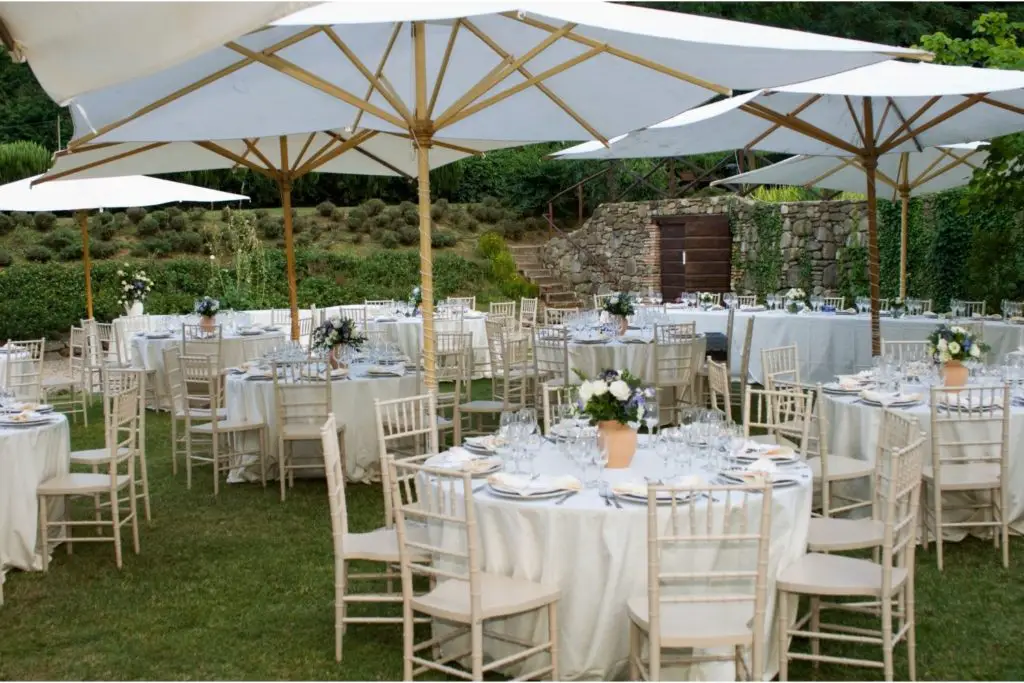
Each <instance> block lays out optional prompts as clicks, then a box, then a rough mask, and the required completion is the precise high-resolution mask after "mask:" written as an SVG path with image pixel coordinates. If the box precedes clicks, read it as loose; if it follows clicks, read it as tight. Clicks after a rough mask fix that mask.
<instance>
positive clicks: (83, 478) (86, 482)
mask: <svg viewBox="0 0 1024 683" xmlns="http://www.w3.org/2000/svg"><path fill="white" fill-rule="evenodd" d="M129 481H130V479H129V477H128V475H127V474H123V475H120V476H118V477H117V480H116V484H115V487H116V488H118V489H120V488H124V487H125V486H127V485H128V482H129ZM109 490H110V475H109V474H92V473H85V472H71V473H69V474H61V475H59V476H56V477H51V478H50V479H47V480H46V481H44V482H43V483H42V484H40V485H39V486H37V487H36V494H38V495H41V496H73V495H78V494H86V493H103V492H104V491H109Z"/></svg>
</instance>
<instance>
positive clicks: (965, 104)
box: [878, 93, 985, 154]
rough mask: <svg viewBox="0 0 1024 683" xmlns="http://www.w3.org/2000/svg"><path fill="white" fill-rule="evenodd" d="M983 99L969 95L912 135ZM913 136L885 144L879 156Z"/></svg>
mask: <svg viewBox="0 0 1024 683" xmlns="http://www.w3.org/2000/svg"><path fill="white" fill-rule="evenodd" d="M984 99H985V94H984V93H978V94H976V95H971V96H969V97H967V98H966V99H964V101H963V102H960V103H959V104H957V105H956V106H954V107H950V108H949V109H947V110H946V111H944V112H942V113H941V114H939V115H938V116H936V117H935V118H933V119H931V120H930V121H928V122H927V123H923V124H921V126H919V127H918V129H917V132H916V133H914V135H920V134H921V133H923V132H925V131H926V130H928V129H929V128H934V127H935V126H937V125H939V124H940V123H942V122H943V121H945V120H947V119H950V118H952V117H954V116H956V115H957V114H959V113H960V112H962V111H964V110H966V109H970V108H971V107H973V106H974V105H976V104H978V103H979V102H981V101H982V100H984ZM911 118H913V117H911ZM910 123H913V121H911V122H910ZM909 128H910V126H909V125H908V126H907V129H909ZM914 135H903V136H901V137H899V138H897V139H895V140H893V141H892V142H891V143H889V144H887V145H885V146H883V147H880V148H879V151H878V153H879V154H884V153H886V152H888V151H889V150H891V149H894V148H896V147H899V146H900V145H902V144H903V143H904V142H906V141H907V140H909V139H911V138H912V137H914Z"/></svg>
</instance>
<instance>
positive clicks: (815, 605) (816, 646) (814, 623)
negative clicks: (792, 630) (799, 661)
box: [810, 595, 821, 671]
mask: <svg viewBox="0 0 1024 683" xmlns="http://www.w3.org/2000/svg"><path fill="white" fill-rule="evenodd" d="M810 626H811V632H812V633H815V634H817V633H819V632H820V631H821V598H819V597H818V596H817V595H814V596H811V624H810ZM811 654H812V655H814V656H815V657H817V656H818V655H820V654H821V639H820V638H818V637H817V635H815V636H812V637H811ZM819 668H821V662H819V661H817V660H815V661H814V670H815V671H817V670H818V669H819Z"/></svg>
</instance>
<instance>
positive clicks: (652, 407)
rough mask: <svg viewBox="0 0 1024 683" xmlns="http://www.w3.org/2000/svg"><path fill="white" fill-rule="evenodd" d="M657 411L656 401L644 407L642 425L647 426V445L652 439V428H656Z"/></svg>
mask: <svg viewBox="0 0 1024 683" xmlns="http://www.w3.org/2000/svg"><path fill="white" fill-rule="evenodd" d="M659 410H660V409H659V407H658V401H657V399H655V400H653V401H651V402H650V403H648V404H647V405H646V406H645V407H644V424H646V425H647V441H648V444H649V443H650V442H651V441H652V440H653V439H654V428H655V427H657V426H658V422H659Z"/></svg>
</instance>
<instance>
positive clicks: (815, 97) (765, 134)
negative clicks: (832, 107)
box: [743, 95, 821, 149]
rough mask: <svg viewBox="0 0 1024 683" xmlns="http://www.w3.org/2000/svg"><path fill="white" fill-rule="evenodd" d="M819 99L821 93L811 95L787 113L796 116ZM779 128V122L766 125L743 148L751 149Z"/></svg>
mask: <svg viewBox="0 0 1024 683" xmlns="http://www.w3.org/2000/svg"><path fill="white" fill-rule="evenodd" d="M819 99H821V95H811V96H810V97H808V98H807V100H806V101H804V102H803V103H802V104H801V105H800V106H799V107H797V108H796V109H794V110H793V111H791V112H789V114H788V115H789V116H796V115H797V114H799V113H801V112H803V110H804V109H807V107H809V106H811V105H812V104H814V103H815V102H817V101H818V100H819ZM779 128H782V124H779V123H775V124H772V125H771V126H769V127H768V129H767V130H765V131H764V132H763V133H761V134H760V135H758V136H757V137H756V138H754V139H753V140H751V141H750V142H748V143H747V144H746V145H744V146H743V149H752V148H753V147H754V145H756V144H758V143H759V142H761V141H762V140H764V139H765V138H767V137H768V136H769V135H771V134H772V133H774V132H775V131H777V130H778V129H779Z"/></svg>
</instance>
